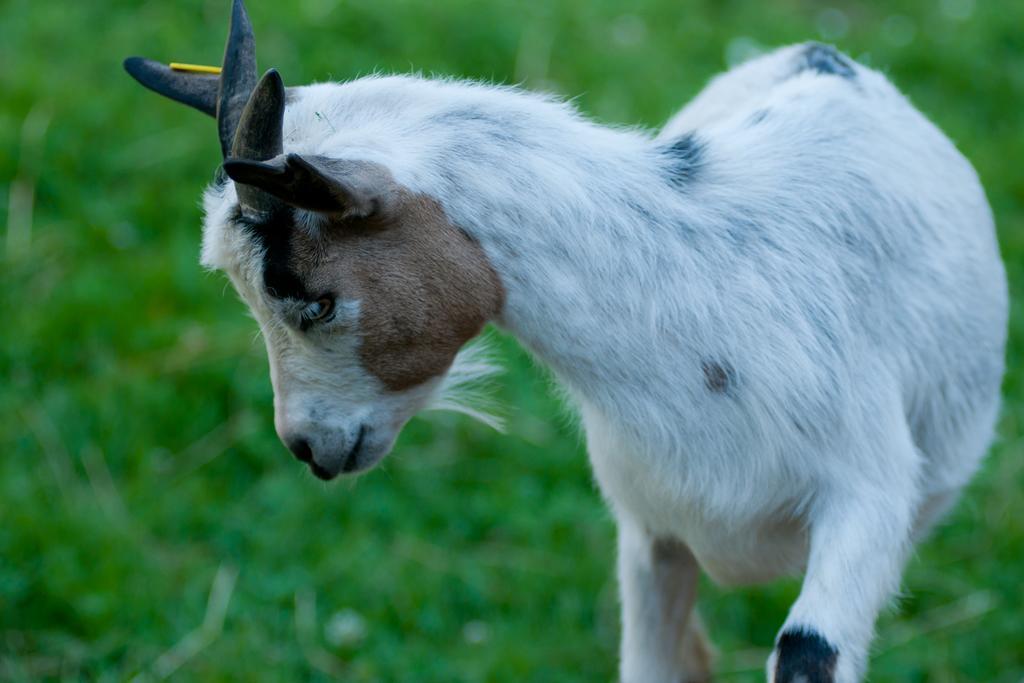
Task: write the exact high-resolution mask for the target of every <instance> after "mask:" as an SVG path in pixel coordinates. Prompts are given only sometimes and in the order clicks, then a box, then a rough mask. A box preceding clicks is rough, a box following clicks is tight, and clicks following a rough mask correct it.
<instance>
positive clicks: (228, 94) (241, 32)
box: [217, 0, 257, 158]
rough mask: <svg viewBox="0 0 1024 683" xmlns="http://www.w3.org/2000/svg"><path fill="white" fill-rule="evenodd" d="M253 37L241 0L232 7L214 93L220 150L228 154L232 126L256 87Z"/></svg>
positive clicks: (232, 132) (239, 116) (235, 123)
mask: <svg viewBox="0 0 1024 683" xmlns="http://www.w3.org/2000/svg"><path fill="white" fill-rule="evenodd" d="M256 77H257V72H256V38H255V37H254V36H253V33H252V24H251V23H249V15H248V14H247V13H246V11H245V5H244V4H243V3H242V0H234V4H233V5H232V7H231V27H230V28H229V29H228V42H227V45H225V46H224V65H223V68H222V69H221V73H220V94H219V95H218V97H217V132H218V133H219V134H220V150H221V153H222V154H223V155H224V158H227V157H228V155H229V153H230V152H231V146H232V144H233V143H234V139H235V130H236V129H237V128H238V121H239V119H241V117H242V110H243V109H245V105H246V103H247V102H248V101H249V95H250V94H251V93H252V91H253V88H255V87H256Z"/></svg>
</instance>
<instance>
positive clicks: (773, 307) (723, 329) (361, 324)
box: [125, 0, 1008, 683]
mask: <svg viewBox="0 0 1024 683" xmlns="http://www.w3.org/2000/svg"><path fill="white" fill-rule="evenodd" d="M125 66H126V69H127V70H128V71H129V72H130V73H131V74H132V75H133V76H134V77H135V78H136V79H138V80H139V81H140V82H141V83H142V84H143V85H145V86H147V87H149V88H151V89H154V90H156V91H157V92H159V93H161V94H163V95H165V96H168V97H170V98H172V99H175V100H178V101H180V102H183V103H185V104H188V105H190V106H193V107H195V108H197V109H199V110H201V111H203V112H205V113H207V114H210V115H215V116H216V118H217V125H218V131H219V134H220V143H221V148H222V151H223V153H224V157H225V160H224V162H223V166H222V173H221V174H220V176H219V178H218V179H217V181H216V182H214V183H213V184H212V185H211V186H210V187H209V188H208V189H207V190H206V193H205V197H204V207H205V223H204V230H203V244H202V263H203V264H204V265H205V266H207V267H209V268H214V269H219V270H222V271H224V272H226V273H227V275H228V276H229V277H230V279H231V281H232V282H233V283H234V286H235V287H236V288H237V290H238V292H239V293H240V294H241V296H242V297H243V298H244V300H245V301H246V302H247V303H248V305H249V306H250V308H251V309H252V312H253V313H254V315H255V317H256V319H257V320H258V322H259V324H260V326H261V328H262V330H263V333H264V338H265V340H266V345H267V351H268V355H269V359H270V374H271V379H272V384H273V387H274V396H275V403H274V418H275V427H276V429H277V432H278V434H279V435H280V437H281V439H282V441H283V442H284V443H285V444H286V445H287V447H288V448H289V449H290V450H292V451H293V452H294V454H295V455H296V456H297V457H298V458H299V459H300V460H302V461H304V462H306V463H308V464H309V466H310V467H311V468H312V470H313V472H314V473H315V474H316V475H317V476H319V477H322V478H324V479H330V478H333V477H335V476H337V475H338V474H340V473H352V472H358V471H363V470H366V469H367V468H369V467H371V466H372V465H374V464H375V463H377V462H379V461H380V459H381V458H383V457H384V456H385V455H386V454H387V453H388V451H389V450H390V449H391V447H392V445H393V443H394V440H395V436H396V434H397V433H398V432H399V430H400V429H401V428H402V426H403V425H404V424H405V422H406V421H407V420H408V419H409V418H410V417H411V416H412V415H413V414H414V413H416V412H417V411H419V410H421V409H422V408H424V407H425V406H427V405H428V404H429V402H430V401H431V399H432V397H436V396H437V395H438V392H443V391H444V390H445V387H446V385H447V383H450V381H451V379H450V378H451V377H453V376H459V377H462V378H463V379H464V378H465V375H466V372H465V369H464V368H465V367H466V366H464V365H463V361H464V360H465V356H464V352H463V353H460V350H461V349H463V348H464V345H466V343H467V342H468V341H469V340H470V339H472V338H473V337H475V336H476V335H477V334H478V333H479V332H480V330H481V329H482V327H483V326H484V325H485V324H486V323H487V322H489V321H491V322H494V323H496V324H497V325H499V326H500V327H502V328H504V329H505V330H508V331H509V332H511V333H512V334H513V335H515V337H517V338H518V339H519V340H520V341H521V342H522V343H523V344H524V345H525V346H526V347H527V348H529V349H530V350H531V351H532V353H533V354H535V355H536V356H537V357H538V358H539V359H541V360H542V361H543V362H544V363H546V364H547V365H548V366H550V368H552V369H553V371H554V373H555V374H556V376H557V377H558V378H559V380H560V381H561V383H562V384H564V385H565V387H566V388H567V389H568V392H567V393H568V394H569V395H570V396H571V397H572V400H573V401H574V402H575V404H576V405H577V407H578V410H579V413H580V415H581V416H582V425H583V428H584V430H585V433H586V440H587V446H588V451H589V455H590V459H591V461H592V465H593V470H594V472H595V475H596V479H597V482H598V485H599V487H600V490H601V492H602V493H603V495H604V497H605V498H606V499H607V502H608V504H609V505H610V507H611V509H612V511H613V512H614V515H615V517H616V521H617V526H618V535H619V540H618V576H619V588H620V593H621V598H622V644H621V645H622V646H621V658H620V675H621V679H622V681H624V682H626V683H638V682H642V683H659V682H662V681H665V682H672V683H678V681H681V680H685V681H703V680H707V679H708V677H709V676H710V667H711V664H710V654H709V653H710V649H709V646H708V644H707V640H706V638H705V635H704V632H703V629H702V627H701V625H700V622H699V619H698V617H697V615H696V614H695V612H694V601H695V591H696V586H697V578H698V575H699V573H700V571H701V570H703V571H705V572H707V573H708V574H709V575H710V576H711V577H712V578H713V579H714V580H716V581H717V582H720V583H723V584H729V585H733V584H749V583H756V582H763V581H768V580H771V579H774V578H775V577H778V576H781V575H785V574H792V573H799V572H801V571H802V572H804V580H803V585H802V590H801V592H800V595H799V597H798V599H797V600H796V602H795V603H794V604H793V606H792V608H791V610H790V612H789V615H788V617H787V618H786V620H785V623H784V624H783V626H782V628H781V630H780V631H779V635H778V637H777V639H776V641H775V644H774V650H773V652H772V655H771V657H770V659H769V661H768V664H767V676H768V679H769V680H770V681H774V682H775V683H796V682H797V681H805V682H808V683H820V682H825V681H828V682H835V683H851V682H852V681H857V680H860V679H861V678H862V676H863V674H864V671H865V669H866V662H867V653H868V647H869V643H870V640H871V638H872V634H873V631H874V622H875V619H876V616H877V614H878V612H879V610H880V609H881V608H882V607H884V604H885V603H886V602H887V600H888V599H889V598H890V596H891V595H892V594H893V593H894V591H895V590H896V589H897V588H898V584H899V581H900V574H901V572H902V568H903V565H904V563H905V561H906V558H907V556H908V553H909V552H910V549H911V547H912V544H913V543H914V542H915V541H916V540H918V539H919V538H920V537H921V536H922V535H923V534H924V533H925V532H927V530H928V529H929V528H930V527H932V525H933V524H934V523H935V522H936V520H937V519H938V518H939V517H940V516H941V515H942V513H943V512H944V511H946V510H947V509H948V508H949V507H950V506H951V505H952V503H953V502H954V501H955V499H956V498H957V495H958V492H959V491H960V490H961V488H962V487H963V486H964V484H965V483H966V482H967V481H968V480H969V479H970V477H971V476H972V474H973V472H974V471H975V470H976V468H977V467H978V464H979V462H980V460H981V459H982V457H983V456H984V454H985V452H986V450H987V448H988V446H989V444H990V442H991V440H992V438H993V433H994V425H995V421H996V417H997V413H998V409H999V393H1000V383H1001V378H1002V375H1003V370H1004V360H1003V357H1004V347H1005V341H1006V328H1007V308H1008V301H1007V298H1008V295H1007V288H1006V280H1005V274H1004V269H1003V265H1002V262H1001V259H1000V255H999V249H998V245H997V242H996V238H995V231H994V226H993V219H992V215H991V211H990V209H989V206H988V204H987V201H986V199H985V195H984V193H983V190H982V188H981V186H980V184H979V181H978V178H977V175H976V174H975V172H974V170H973V169H972V167H971V165H970V164H969V163H968V162H967V161H966V160H965V159H964V157H963V156H961V154H960V153H958V152H957V150H956V148H955V147H954V146H953V144H952V143H951V142H950V141H949V140H948V139H947V138H946V137H945V136H944V135H943V134H942V133H941V132H940V131H939V130H938V129H937V128H935V127H934V126H933V125H932V124H931V123H929V122H928V120H926V119H925V117H924V116H923V115H922V114H920V113H919V112H918V111H917V110H915V109H914V107H913V106H912V105H911V104H910V103H908V101H907V100H906V99H905V98H904V97H903V96H901V95H900V93H899V92H898V91H897V90H896V89H895V88H894V87H893V86H892V85H891V84H890V83H889V82H888V81H887V80H886V78H885V77H884V76H882V75H881V74H879V73H878V72H876V71H873V70H871V69H869V68H867V67H865V66H863V65H860V64H858V63H856V62H854V61H853V60H851V59H849V58H848V57H847V56H845V55H843V54H842V53H840V52H838V51H836V50H835V49H833V48H831V47H828V46H825V45H821V44H818V43H807V44H802V45H794V46H790V47H785V48H782V49H778V50H776V51H774V52H772V53H770V54H767V55H765V56H762V57H760V58H757V59H754V60H753V61H750V62H748V63H746V64H744V65H742V66H740V67H738V68H735V69H733V70H731V71H729V72H727V73H725V74H724V75H721V76H718V77H717V78H715V79H714V80H713V81H712V82H711V83H710V84H709V85H708V86H707V88H706V89H705V90H704V91H703V92H701V93H700V94H699V95H698V96H697V97H696V98H695V99H694V100H693V101H692V102H691V103H690V104H689V105H688V106H686V107H685V108H684V109H683V110H682V111H681V112H680V113H679V114H678V115H677V116H675V117H674V118H673V119H672V120H671V121H670V122H669V123H668V124H667V125H666V126H665V127H664V129H663V130H662V131H661V132H659V133H658V134H656V135H651V134H647V133H645V132H641V131H637V130H623V129H613V128H608V127H603V126H600V125H597V124H595V123H592V122H590V121H588V120H586V119H585V118H584V117H582V116H581V115H580V114H579V113H577V112H576V111H575V110H574V109H573V108H572V107H571V106H570V105H568V104H566V103H564V102H561V101H558V100H556V99H554V98H551V97H547V96H542V95H537V94H532V93H529V92H525V91H523V90H520V89H517V88H511V87H500V86H495V85H489V84H480V83H472V82H464V81H457V80H429V79H424V78H420V77H411V76H371V77H367V78H361V79H359V80H356V81H353V82H349V83H322V84H317V85H311V86H307V87H298V88H291V89H285V87H284V85H283V82H282V80H281V77H280V76H279V75H278V74H277V72H276V71H273V70H271V71H268V72H267V73H266V74H265V75H264V76H263V77H262V79H259V80H258V81H257V71H256V62H255V48H254V40H253V36H252V29H251V26H250V24H249V21H248V18H247V16H246V13H245V9H244V7H243V5H242V2H241V0H235V1H234V6H233V12H232V24H231V29H230V34H229V39H228V43H227V48H226V50H225V59H224V66H223V71H222V73H221V74H220V75H219V76H216V75H197V74H189V73H183V72H179V71H174V70H172V69H170V68H168V67H166V66H164V65H162V64H160V63H157V62H153V61H150V60H145V59H141V58H131V59H129V60H127V61H126V63H125ZM470 348H471V347H470ZM453 367H454V369H452V368H453ZM453 373H454V374H453ZM470 374H472V372H470Z"/></svg>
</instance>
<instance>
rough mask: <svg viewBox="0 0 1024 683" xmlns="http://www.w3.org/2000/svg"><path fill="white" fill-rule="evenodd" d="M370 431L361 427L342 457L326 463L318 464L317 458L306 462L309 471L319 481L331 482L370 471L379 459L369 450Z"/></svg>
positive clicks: (363, 426)
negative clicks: (342, 476)
mask: <svg viewBox="0 0 1024 683" xmlns="http://www.w3.org/2000/svg"><path fill="white" fill-rule="evenodd" d="M369 431H370V429H369V428H368V427H367V426H366V425H362V426H360V427H359V433H358V434H357V435H356V439H355V441H354V442H353V443H352V446H351V447H349V449H348V451H347V452H346V453H343V454H342V455H341V456H340V457H332V458H330V459H329V460H328V462H326V463H321V462H317V460H316V458H315V457H311V458H309V459H308V460H305V462H306V463H308V464H309V469H310V471H311V472H312V473H313V475H314V476H316V477H317V478H318V479H322V480H324V481H330V480H332V479H334V478H335V477H337V476H338V475H340V474H355V473H356V472H360V471H362V470H365V469H368V468H369V467H370V466H371V465H373V464H374V463H375V462H376V461H377V459H378V458H375V457H373V455H372V454H371V453H368V451H369V450H370V449H369V448H368V445H369V444H368V438H367V437H368V433H369Z"/></svg>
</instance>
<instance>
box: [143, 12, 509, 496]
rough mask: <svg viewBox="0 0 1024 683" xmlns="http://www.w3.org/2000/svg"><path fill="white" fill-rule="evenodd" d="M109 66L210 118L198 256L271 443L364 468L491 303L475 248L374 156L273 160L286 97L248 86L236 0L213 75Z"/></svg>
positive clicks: (490, 285) (326, 474) (498, 299)
mask: <svg viewBox="0 0 1024 683" xmlns="http://www.w3.org/2000/svg"><path fill="white" fill-rule="evenodd" d="M125 68H126V69H127V70H128V72H129V73H130V74H131V75H132V76H134V77H135V78H136V79H137V80H139V81H140V82H141V83H142V84H143V85H145V86H146V87H148V88H150V89H152V90H155V91H157V92H158V93H160V94H162V95H165V96H167V97H170V98H171V99H174V100H177V101H179V102H182V103H184V104H188V105H189V106H192V107H195V108H196V109H199V110H200V111H203V112H205V113H207V114H209V115H212V116H213V115H215V116H216V118H217V127H218V131H219V134H220V144H221V150H222V152H223V155H224V157H225V160H224V163H223V167H222V168H223V172H224V174H226V175H227V177H228V178H230V180H231V181H233V183H232V182H229V181H228V179H227V178H224V177H223V176H222V177H221V180H220V181H219V182H218V184H216V185H215V186H214V187H213V188H211V190H209V191H208V192H207V202H206V204H207V206H206V210H207V219H206V231H205V234H204V261H206V262H207V263H208V264H211V265H215V266H217V267H219V268H221V269H223V270H224V271H225V272H227V274H228V275H229V277H230V278H231V280H232V282H233V283H234V285H235V287H236V289H237V290H238V292H239V294H240V295H241V296H242V298H243V299H244V300H245V301H246V302H247V303H248V305H249V307H250V308H251V310H252V312H253V314H254V316H255V317H256V319H257V321H258V322H259V324H260V326H261V328H262V330H263V336H264V339H265V341H266V344H267V351H268V354H269V357H270V373H271V380H272V382H273V386H274V413H275V418H274V422H275V426H276V428H277V432H278V435H279V436H280V437H281V439H282V440H283V441H284V443H285V444H286V445H287V446H288V448H289V449H291V450H292V451H293V452H294V453H295V455H296V456H297V457H298V458H299V459H301V460H303V461H305V462H308V463H309V465H310V467H311V468H312V470H313V472H314V473H315V474H317V476H320V477H322V478H332V477H334V476H335V475H337V474H338V473H340V472H356V471H360V470H364V469H366V468H368V467H370V466H371V465H373V464H375V463H376V462H377V461H379V460H380V459H381V458H382V457H383V456H384V455H386V454H387V453H388V451H390V449H391V446H392V444H393V443H394V440H395V437H396V436H397V434H398V432H399V430H400V429H401V427H402V426H403V425H404V424H405V422H406V421H407V420H408V419H409V418H410V417H411V416H412V415H413V414H414V413H415V412H417V411H418V410H419V409H421V408H422V407H424V406H425V405H426V403H427V401H428V400H429V399H430V397H431V395H432V394H433V393H434V392H435V390H436V389H437V388H438V386H439V385H440V384H441V382H442V380H443V378H444V376H445V374H446V373H447V372H448V371H449V369H450V366H451V364H452V361H453V359H454V358H455V356H456V354H457V352H458V351H459V349H460V348H461V347H462V345H463V344H464V343H465V342H466V341H468V340H469V339H470V338H472V337H473V336H475V335H476V334H477V333H478V332H479V331H480V329H481V328H482V326H483V325H484V323H485V322H486V321H487V320H488V319H490V318H492V317H493V316H495V315H496V314H497V313H498V312H499V310H500V308H501V306H502V300H503V291H502V287H501V284H500V282H499V281H498V278H497V276H496V274H495V272H494V270H493V269H492V268H491V266H490V264H489V263H488V261H487V259H486V257H485V256H484V253H483V251H482V249H481V248H480V247H479V245H477V244H476V243H475V242H474V241H473V240H472V239H470V238H469V237H468V236H467V235H466V234H465V233H464V232H463V231H461V230H460V229H459V228H457V227H456V226H454V225H452V224H451V223H450V222H449V220H448V218H447V217H446V215H445V212H444V210H443V209H442V207H441V205H440V204H439V203H438V202H437V201H435V200H434V199H432V198H431V197H429V196H426V195H423V194H418V193H415V192H412V191H410V190H409V189H407V188H405V187H403V186H401V185H400V184H399V183H397V182H396V180H395V179H394V177H393V175H392V173H391V172H390V170H389V169H388V168H387V167H386V166H384V165H382V164H380V163H377V162H374V161H369V160H365V159H339V158H330V157H325V156H320V155H315V156H314V155H301V154H297V153H294V152H292V153H286V150H285V136H284V134H283V129H282V126H283V121H284V118H285V108H286V106H288V102H289V99H290V97H291V95H290V94H289V92H287V91H286V89H285V88H284V85H283V83H282V81H281V78H280V76H279V75H278V74H277V72H276V71H273V70H271V71H268V72H267V73H266V74H265V75H264V76H263V78H262V79H260V80H259V81H258V82H257V72H256V60H255V46H254V40H253V35H252V28H251V25H250V24H249V20H248V17H247V16H246V13H245V8H244V7H243V5H242V2H241V0H235V2H234V8H233V12H232V20H231V29H230V32H229V36H228V43H227V48H226V50H225V55H224V65H223V69H222V71H221V74H220V75H219V76H216V75H204V74H195V73H188V72H180V71H175V70H172V69H171V68H169V67H167V66H165V65H163V64H160V63H158V62H153V61H151V60H146V59H142V58H138V57H133V58H131V59H129V60H127V61H126V62H125Z"/></svg>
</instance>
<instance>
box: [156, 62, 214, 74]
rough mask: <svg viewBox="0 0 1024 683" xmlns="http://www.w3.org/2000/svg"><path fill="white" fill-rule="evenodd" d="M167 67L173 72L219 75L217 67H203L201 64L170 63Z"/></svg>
mask: <svg viewBox="0 0 1024 683" xmlns="http://www.w3.org/2000/svg"><path fill="white" fill-rule="evenodd" d="M168 66H170V67H171V69H172V70H174V71H187V72H189V73H193V74H219V73H220V67H219V66H203V65H202V64H181V63H179V62H171V63H170V64H169V65H168Z"/></svg>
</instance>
